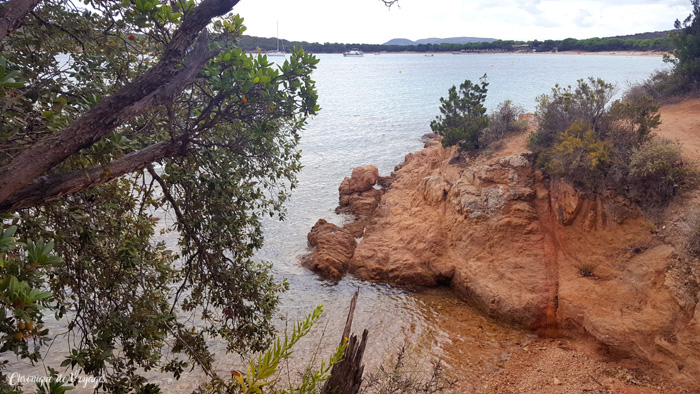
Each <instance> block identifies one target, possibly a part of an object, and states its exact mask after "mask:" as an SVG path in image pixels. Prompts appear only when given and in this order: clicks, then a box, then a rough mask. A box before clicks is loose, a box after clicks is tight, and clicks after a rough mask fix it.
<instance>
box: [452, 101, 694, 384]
mask: <svg viewBox="0 0 700 394" xmlns="http://www.w3.org/2000/svg"><path fill="white" fill-rule="evenodd" d="M660 113H661V121H662V124H661V126H660V127H659V129H658V130H657V134H658V135H659V136H661V137H664V138H669V139H671V140H674V141H677V142H680V143H681V144H682V145H683V153H684V156H685V157H686V159H687V160H688V161H689V162H691V163H693V164H695V165H697V164H698V163H700V99H693V100H686V101H683V102H681V103H678V104H672V105H666V106H664V107H662V108H661V110H660ZM524 144H525V140H524V138H523V139H517V140H512V142H511V143H510V144H509V146H506V147H504V149H507V150H517V149H522V148H523V145H524ZM511 145H512V146H511ZM691 194H692V195H694V194H698V193H691ZM688 197H690V199H694V198H695V197H694V196H688ZM481 379H482V381H480V382H479V383H478V384H474V382H468V384H467V382H463V383H461V384H459V386H458V388H457V390H456V391H455V392H464V393H467V392H476V393H488V394H535V393H537V394H558V393H590V394H602V393H622V394H633V393H639V394H652V393H653V394H662V393H663V394H666V393H669V394H674V393H675V394H685V393H693V391H690V390H687V389H685V388H683V387H680V386H678V385H676V384H675V383H673V382H672V381H671V380H670V379H668V377H666V376H660V375H659V374H658V373H657V372H655V371H654V368H653V367H652V366H650V365H647V364H645V363H643V362H641V361H639V360H631V359H622V358H618V357H616V355H614V354H610V353H609V352H608V351H607V350H606V349H605V348H603V347H601V345H599V344H597V343H595V342H593V341H592V340H589V339H586V338H555V339H546V338H536V339H532V340H531V341H530V342H528V343H523V344H521V345H520V346H518V347H516V348H515V350H513V351H511V353H510V354H509V355H508V356H507V360H506V361H505V362H504V363H502V364H501V365H499V368H498V369H497V370H496V371H494V372H493V373H492V374H487V375H484V376H482V377H481ZM475 387H477V388H475Z"/></svg>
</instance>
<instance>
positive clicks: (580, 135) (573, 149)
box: [538, 122, 612, 189]
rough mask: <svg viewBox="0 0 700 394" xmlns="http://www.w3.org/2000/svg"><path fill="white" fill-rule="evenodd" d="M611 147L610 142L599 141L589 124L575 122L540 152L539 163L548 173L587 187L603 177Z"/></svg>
mask: <svg viewBox="0 0 700 394" xmlns="http://www.w3.org/2000/svg"><path fill="white" fill-rule="evenodd" d="M611 150H612V144H610V142H608V141H603V140H601V139H600V138H599V137H598V135H597V134H596V133H595V132H594V131H593V129H592V128H591V126H590V125H588V124H585V123H582V122H574V124H572V125H571V126H569V128H568V129H566V131H565V132H564V133H562V134H559V135H558V136H557V142H556V143H555V145H554V146H553V147H552V148H548V149H546V150H545V151H543V152H542V154H541V155H540V156H539V158H538V164H539V165H540V166H542V167H543V168H544V169H545V171H547V173H549V174H551V175H558V176H562V177H565V178H567V179H569V180H571V181H572V182H574V184H576V185H579V186H583V187H585V188H588V189H590V188H593V187H595V186H597V185H598V184H599V183H600V182H601V180H602V179H603V178H604V176H603V175H604V173H605V169H606V167H607V165H608V164H610V151H611Z"/></svg>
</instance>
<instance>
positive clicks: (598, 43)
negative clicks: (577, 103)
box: [241, 32, 673, 53]
mask: <svg viewBox="0 0 700 394" xmlns="http://www.w3.org/2000/svg"><path fill="white" fill-rule="evenodd" d="M280 43H281V44H282V45H283V46H284V47H287V48H291V47H293V46H301V47H303V48H304V49H306V50H307V51H309V52H312V53H343V52H345V51H347V50H349V49H352V48H358V49H360V50H361V51H363V52H406V51H411V52H455V51H457V52H459V51H467V52H488V51H493V52H515V51H520V50H527V51H533V50H534V51H537V52H550V51H554V50H555V49H557V50H569V51H589V52H600V51H663V52H669V51H671V50H673V43H672V42H671V38H670V37H668V33H667V32H659V33H648V34H640V35H635V36H633V37H625V38H618V37H606V38H588V39H583V40H577V39H573V38H568V39H566V40H545V41H538V40H534V41H513V40H496V41H491V42H470V43H466V44H448V43H441V44H418V45H396V44H362V43H353V44H349V43H337V42H335V43H331V42H325V43H318V42H307V41H289V40H284V39H280ZM276 46H277V39H276V38H274V37H273V38H265V37H255V36H248V35H244V36H243V37H241V48H243V49H245V50H249V51H254V50H258V49H261V50H263V51H271V50H274V49H275V48H276Z"/></svg>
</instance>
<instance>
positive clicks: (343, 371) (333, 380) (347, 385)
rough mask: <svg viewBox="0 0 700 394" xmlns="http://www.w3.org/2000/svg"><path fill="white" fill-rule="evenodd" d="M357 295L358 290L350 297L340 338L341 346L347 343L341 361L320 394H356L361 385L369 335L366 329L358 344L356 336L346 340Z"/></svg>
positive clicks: (334, 366)
mask: <svg viewBox="0 0 700 394" xmlns="http://www.w3.org/2000/svg"><path fill="white" fill-rule="evenodd" d="M358 294H359V290H358V291H356V292H355V295H354V296H353V297H352V301H350V311H349V312H348V318H347V320H346V322H345V329H344V330H343V337H342V338H340V344H341V345H343V344H344V343H345V342H346V341H347V342H348V346H347V347H346V348H345V354H344V357H343V361H341V362H339V363H338V364H335V365H333V368H331V377H330V379H328V380H327V381H326V384H325V385H324V386H323V390H321V392H322V393H325V394H356V393H357V392H359V391H360V385H361V384H362V373H363V372H364V369H365V366H364V365H362V356H363V355H364V353H365V347H366V346H367V335H368V334H369V331H367V329H364V330H363V331H362V339H361V340H360V341H359V343H358V340H357V335H352V337H350V338H349V339H346V338H348V336H349V335H350V329H351V327H352V319H353V316H354V314H355V306H356V304H357V296H358Z"/></svg>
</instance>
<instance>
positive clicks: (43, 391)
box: [35, 367, 75, 394]
mask: <svg viewBox="0 0 700 394" xmlns="http://www.w3.org/2000/svg"><path fill="white" fill-rule="evenodd" d="M49 371H50V374H49V376H48V378H49V379H48V381H47V382H36V383H35V384H36V388H37V389H36V394H65V393H66V392H68V391H71V390H73V389H75V387H73V386H69V385H67V384H66V382H64V381H63V378H61V379H59V375H58V373H57V372H56V370H54V369H53V368H51V367H49Z"/></svg>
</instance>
